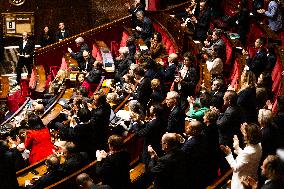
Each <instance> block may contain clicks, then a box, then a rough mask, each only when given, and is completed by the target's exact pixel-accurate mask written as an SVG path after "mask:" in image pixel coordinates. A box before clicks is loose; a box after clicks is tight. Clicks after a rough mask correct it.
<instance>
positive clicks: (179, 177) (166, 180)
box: [149, 149, 189, 189]
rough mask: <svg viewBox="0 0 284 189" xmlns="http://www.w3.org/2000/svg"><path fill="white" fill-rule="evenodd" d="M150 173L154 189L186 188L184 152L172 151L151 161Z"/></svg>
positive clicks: (186, 176)
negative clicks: (153, 177)
mask: <svg viewBox="0 0 284 189" xmlns="http://www.w3.org/2000/svg"><path fill="white" fill-rule="evenodd" d="M149 169H150V172H151V173H152V174H153V175H154V176H155V183H154V188H155V189H181V188H188V184H189V183H188V181H187V179H188V178H189V177H188V175H187V170H188V165H187V161H186V157H185V154H184V152H182V151H181V150H179V149H173V150H171V151H169V152H167V153H166V154H165V155H164V156H162V157H160V158H159V159H158V160H154V159H151V160H150V163H149Z"/></svg>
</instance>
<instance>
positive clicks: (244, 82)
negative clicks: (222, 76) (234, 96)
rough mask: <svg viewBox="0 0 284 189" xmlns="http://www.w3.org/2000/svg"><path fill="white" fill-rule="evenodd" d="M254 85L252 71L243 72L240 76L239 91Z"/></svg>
mask: <svg viewBox="0 0 284 189" xmlns="http://www.w3.org/2000/svg"><path fill="white" fill-rule="evenodd" d="M255 85H256V77H255V75H254V73H253V72H252V71H246V70H244V71H243V73H242V75H241V82H240V87H241V90H242V89H245V88H248V87H255Z"/></svg>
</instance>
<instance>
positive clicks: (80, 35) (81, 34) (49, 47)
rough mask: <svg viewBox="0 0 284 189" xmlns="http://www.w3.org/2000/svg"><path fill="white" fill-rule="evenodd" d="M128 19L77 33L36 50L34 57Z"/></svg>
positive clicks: (128, 17) (126, 17)
mask: <svg viewBox="0 0 284 189" xmlns="http://www.w3.org/2000/svg"><path fill="white" fill-rule="evenodd" d="M130 18H131V16H130V15H128V16H125V17H122V18H120V19H117V20H114V21H112V22H109V23H107V24H103V25H101V26H98V27H95V28H93V29H91V30H88V31H86V32H82V33H79V34H77V35H73V36H72V37H69V38H66V39H64V40H62V41H60V42H56V43H54V44H51V45H48V46H46V47H43V48H39V49H36V51H35V54H36V55H37V54H42V53H45V52H48V51H50V50H52V49H54V48H57V47H62V46H64V45H68V44H70V43H73V42H74V40H75V39H76V38H78V37H85V36H88V35H93V34H95V33H96V32H99V31H103V30H105V29H107V28H108V27H110V26H113V25H115V24H118V23H123V22H125V21H127V20H128V19H130Z"/></svg>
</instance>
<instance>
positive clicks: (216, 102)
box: [210, 79, 224, 110]
mask: <svg viewBox="0 0 284 189" xmlns="http://www.w3.org/2000/svg"><path fill="white" fill-rule="evenodd" d="M223 87H224V81H223V80H222V79H215V80H214V81H213V83H212V86H211V92H210V95H211V104H210V105H211V106H213V107H216V108H217V109H218V110H222V107H223V104H224V100H223V96H224V92H223V91H222V89H223Z"/></svg>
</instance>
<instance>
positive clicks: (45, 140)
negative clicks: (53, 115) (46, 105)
mask: <svg viewBox="0 0 284 189" xmlns="http://www.w3.org/2000/svg"><path fill="white" fill-rule="evenodd" d="M28 125H29V128H30V129H29V130H27V134H26V135H27V136H26V141H25V147H26V149H29V150H30V157H29V163H30V164H31V165H32V164H34V163H36V162H38V161H40V160H42V159H44V158H45V157H47V156H49V155H51V154H52V150H53V149H54V146H53V144H52V142H51V137H50V133H49V130H48V128H46V127H45V125H44V124H43V122H42V120H41V119H40V117H39V116H37V115H31V116H30V117H29V119H28Z"/></svg>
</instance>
